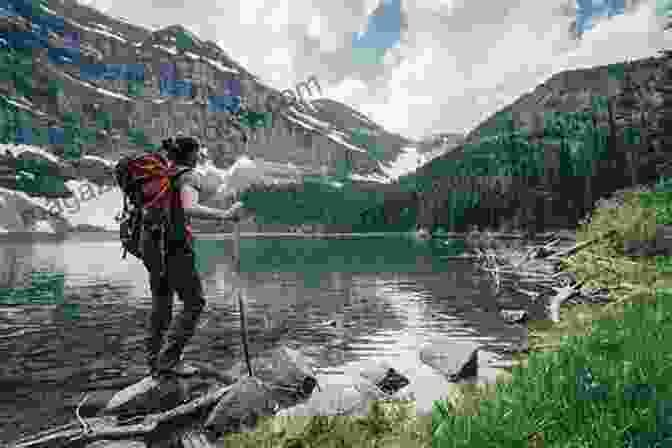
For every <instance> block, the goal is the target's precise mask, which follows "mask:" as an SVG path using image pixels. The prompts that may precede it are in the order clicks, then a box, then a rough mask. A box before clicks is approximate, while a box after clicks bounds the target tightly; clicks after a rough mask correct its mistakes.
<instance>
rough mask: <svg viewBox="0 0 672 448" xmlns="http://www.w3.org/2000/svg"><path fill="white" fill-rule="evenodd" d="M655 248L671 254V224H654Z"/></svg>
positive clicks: (662, 252)
mask: <svg viewBox="0 0 672 448" xmlns="http://www.w3.org/2000/svg"><path fill="white" fill-rule="evenodd" d="M656 249H657V250H658V251H659V252H661V254H664V255H667V256H669V255H672V226H670V225H660V224H659V225H656Z"/></svg>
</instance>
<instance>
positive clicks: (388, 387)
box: [360, 362, 409, 394]
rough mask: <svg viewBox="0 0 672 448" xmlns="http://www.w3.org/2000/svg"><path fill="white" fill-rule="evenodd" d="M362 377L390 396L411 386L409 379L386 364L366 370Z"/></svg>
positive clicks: (382, 363) (379, 364) (361, 374)
mask: <svg viewBox="0 0 672 448" xmlns="http://www.w3.org/2000/svg"><path fill="white" fill-rule="evenodd" d="M360 376H361V377H362V378H364V379H366V380H368V381H370V382H371V383H373V384H375V385H376V386H378V388H379V389H380V390H382V391H383V392H385V393H388V394H394V393H396V392H397V391H399V390H400V389H402V388H404V387H406V386H408V384H409V380H408V378H406V377H405V376H404V375H402V374H400V373H399V372H397V371H396V370H395V369H394V368H392V367H391V366H390V365H388V364H387V363H385V362H381V363H378V364H376V365H372V366H370V367H366V368H364V370H363V371H362V372H361V373H360Z"/></svg>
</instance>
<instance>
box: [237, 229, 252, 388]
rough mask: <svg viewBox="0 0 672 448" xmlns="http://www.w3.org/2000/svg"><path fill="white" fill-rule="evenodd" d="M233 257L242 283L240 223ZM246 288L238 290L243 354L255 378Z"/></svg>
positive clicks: (250, 372)
mask: <svg viewBox="0 0 672 448" xmlns="http://www.w3.org/2000/svg"><path fill="white" fill-rule="evenodd" d="M233 246H234V249H233V254H234V255H233V256H234V271H235V273H236V275H237V276H238V280H239V281H242V279H241V278H240V222H235V223H234V224H233ZM245 292H246V291H245V288H244V287H243V286H239V287H238V290H237V295H238V307H239V308H240V338H241V340H242V341H243V352H244V353H245V362H246V363H247V371H248V373H249V374H250V376H254V373H253V372H252V363H251V362H250V349H249V342H248V340H247V312H246V308H247V306H246V305H247V304H246V296H247V294H245Z"/></svg>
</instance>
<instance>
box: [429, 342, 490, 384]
mask: <svg viewBox="0 0 672 448" xmlns="http://www.w3.org/2000/svg"><path fill="white" fill-rule="evenodd" d="M479 347H480V345H479V344H476V343H474V342H466V341H459V342H456V341H440V342H435V343H430V344H428V345H426V346H425V347H423V348H422V349H421V350H420V360H421V361H422V362H423V363H425V364H427V365H428V366H430V367H432V368H434V369H435V370H438V371H439V372H441V373H442V374H443V375H444V376H445V377H446V378H447V379H448V380H450V381H457V380H460V379H463V378H469V377H474V376H477V375H478V349H479Z"/></svg>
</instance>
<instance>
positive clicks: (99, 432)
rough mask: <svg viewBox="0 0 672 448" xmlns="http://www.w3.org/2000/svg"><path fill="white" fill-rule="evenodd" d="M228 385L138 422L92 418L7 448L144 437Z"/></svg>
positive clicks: (217, 395) (203, 403) (220, 393)
mask: <svg viewBox="0 0 672 448" xmlns="http://www.w3.org/2000/svg"><path fill="white" fill-rule="evenodd" d="M232 387H233V385H228V386H224V387H219V388H216V389H214V390H212V391H211V392H210V393H207V394H205V395H203V396H201V397H199V398H196V399H194V400H192V401H190V402H188V403H185V404H183V405H180V406H178V407H176V408H174V409H171V410H169V411H165V412H162V413H159V414H151V415H147V416H145V417H144V418H143V420H142V421H141V423H137V424H133V425H122V426H112V424H111V423H110V420H109V419H104V418H100V417H94V418H90V419H85V420H84V421H85V422H86V424H87V426H88V427H89V428H90V429H89V431H88V432H84V431H82V428H81V426H80V425H81V423H80V422H77V423H72V424H68V425H65V426H62V427H60V428H55V429H53V430H50V431H46V432H44V433H40V434H38V435H37V436H33V437H31V438H30V439H28V440H26V439H24V440H23V441H20V442H17V443H16V444H14V445H11V448H53V447H67V446H69V445H72V444H73V443H90V442H94V441H96V440H121V439H134V438H139V437H144V436H146V435H147V434H149V433H151V432H152V431H154V430H155V429H156V427H157V426H158V425H159V424H160V423H165V422H167V421H170V420H173V419H175V418H177V417H181V416H184V415H189V414H192V413H194V412H196V411H197V410H199V409H201V408H204V407H207V406H210V405H212V404H215V403H216V402H218V401H219V400H220V399H221V398H222V397H223V396H224V395H225V394H226V393H227V392H228V391H229V390H231V388H232ZM101 427H102V428H101ZM99 428H100V429H99Z"/></svg>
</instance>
